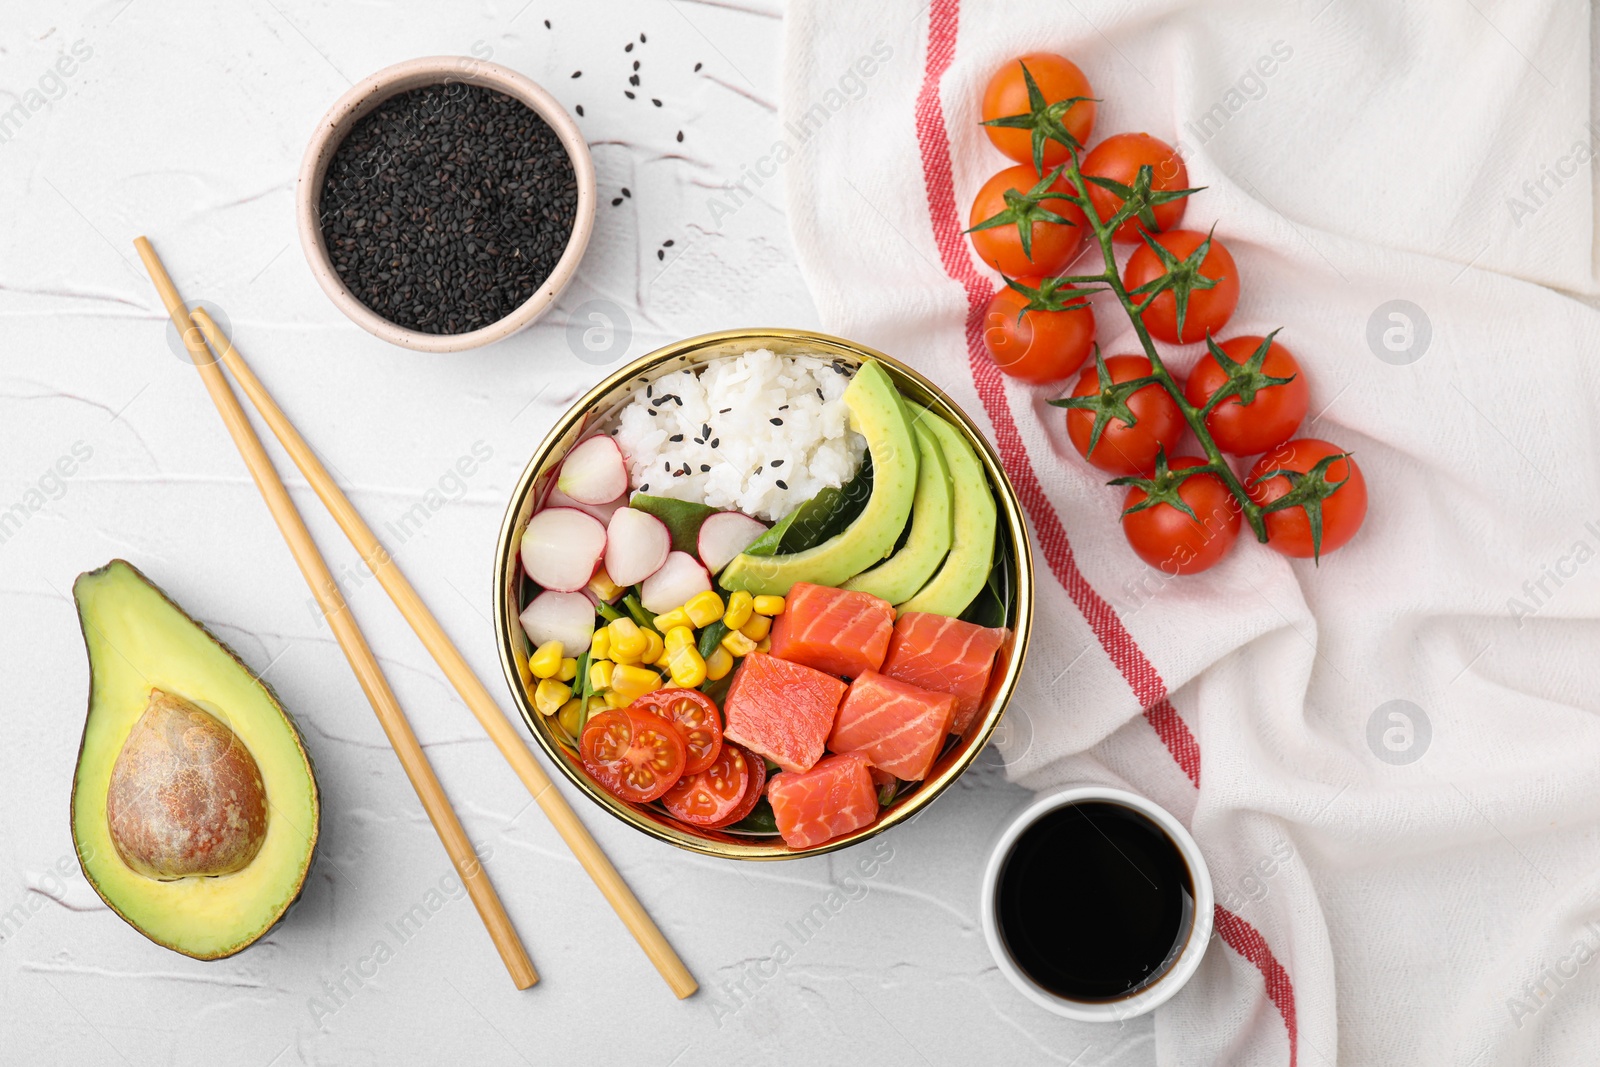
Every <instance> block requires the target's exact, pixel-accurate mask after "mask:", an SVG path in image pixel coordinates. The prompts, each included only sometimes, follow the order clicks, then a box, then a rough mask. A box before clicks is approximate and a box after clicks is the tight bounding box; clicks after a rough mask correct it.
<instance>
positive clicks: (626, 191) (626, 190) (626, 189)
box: [622, 185, 633, 199]
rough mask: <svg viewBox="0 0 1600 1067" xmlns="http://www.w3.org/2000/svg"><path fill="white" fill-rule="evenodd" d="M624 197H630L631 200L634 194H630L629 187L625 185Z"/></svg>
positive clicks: (623, 189) (623, 188)
mask: <svg viewBox="0 0 1600 1067" xmlns="http://www.w3.org/2000/svg"><path fill="white" fill-rule="evenodd" d="M622 195H623V196H626V197H628V198H630V199H631V198H632V197H633V193H631V192H629V191H628V187H627V186H626V185H624V186H623V187H622Z"/></svg>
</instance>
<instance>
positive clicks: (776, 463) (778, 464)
mask: <svg viewBox="0 0 1600 1067" xmlns="http://www.w3.org/2000/svg"><path fill="white" fill-rule="evenodd" d="M772 466H774V467H781V466H783V460H781V459H775V460H773V461H772Z"/></svg>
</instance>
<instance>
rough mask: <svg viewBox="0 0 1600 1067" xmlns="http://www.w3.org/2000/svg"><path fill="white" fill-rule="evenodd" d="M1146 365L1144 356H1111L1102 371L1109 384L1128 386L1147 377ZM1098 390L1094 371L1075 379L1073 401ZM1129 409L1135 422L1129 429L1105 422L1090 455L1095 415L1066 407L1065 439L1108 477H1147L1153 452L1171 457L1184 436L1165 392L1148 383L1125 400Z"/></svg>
mask: <svg viewBox="0 0 1600 1067" xmlns="http://www.w3.org/2000/svg"><path fill="white" fill-rule="evenodd" d="M1150 369H1151V368H1150V361H1149V360H1148V359H1146V358H1144V357H1143V356H1111V357H1110V358H1108V359H1107V360H1106V370H1107V371H1109V372H1110V374H1111V380H1112V382H1113V383H1116V382H1128V381H1132V380H1133V379H1135V378H1142V377H1144V376H1145V375H1147V374H1149V373H1150ZM1099 388H1100V385H1099V376H1098V373H1097V371H1096V369H1095V368H1094V367H1092V366H1090V367H1085V368H1084V369H1083V373H1082V374H1080V375H1078V384H1077V385H1075V386H1074V387H1073V389H1072V395H1073V396H1093V395H1094V394H1095V393H1096V392H1097V391H1098V390H1099ZM1128 410H1129V411H1131V412H1133V416H1134V419H1135V422H1134V424H1133V425H1132V426H1129V425H1128V424H1127V423H1126V422H1124V421H1122V420H1121V419H1119V418H1116V417H1115V416H1113V417H1112V418H1111V420H1110V421H1109V422H1107V423H1106V427H1105V430H1104V431H1103V432H1102V433H1101V434H1100V440H1099V442H1098V443H1097V444H1096V445H1095V448H1094V453H1093V454H1092V455H1091V454H1090V452H1089V438H1090V437H1091V436H1092V435H1093V430H1094V413H1093V412H1089V411H1079V410H1077V409H1072V408H1069V409H1068V410H1067V435H1068V436H1069V437H1071V438H1072V444H1073V446H1074V447H1076V448H1077V450H1078V454H1079V455H1080V456H1083V457H1084V458H1085V459H1087V460H1088V461H1089V462H1090V463H1092V464H1094V465H1095V466H1096V467H1099V468H1100V469H1101V470H1103V471H1110V472H1111V473H1112V474H1148V473H1149V472H1151V471H1153V470H1155V467H1156V452H1157V450H1158V449H1165V450H1166V451H1167V452H1168V453H1169V454H1170V453H1171V452H1172V450H1173V446H1175V445H1176V444H1177V443H1178V439H1179V438H1180V437H1182V436H1183V431H1184V429H1185V427H1186V424H1185V423H1184V421H1183V413H1182V412H1180V411H1179V410H1178V404H1177V402H1176V401H1175V400H1173V399H1172V397H1170V396H1168V395H1167V391H1166V390H1165V389H1163V388H1161V386H1159V385H1157V384H1155V383H1154V382H1152V383H1151V384H1149V385H1147V386H1145V387H1144V388H1143V389H1140V390H1139V391H1138V392H1136V393H1134V394H1133V395H1132V396H1130V397H1129V398H1128Z"/></svg>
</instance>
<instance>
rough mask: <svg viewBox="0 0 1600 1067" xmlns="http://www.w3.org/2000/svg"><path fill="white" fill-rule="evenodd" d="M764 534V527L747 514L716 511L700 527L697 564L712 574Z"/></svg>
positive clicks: (765, 530)
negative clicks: (703, 565) (700, 564)
mask: <svg viewBox="0 0 1600 1067" xmlns="http://www.w3.org/2000/svg"><path fill="white" fill-rule="evenodd" d="M766 532H767V528H766V527H765V526H764V525H762V524H761V523H760V522H759V521H757V520H756V519H752V518H751V517H750V516H748V515H741V514H739V513H738V512H737V511H719V512H717V513H716V514H715V515H711V516H708V517H707V518H706V521H705V522H702V523H701V524H700V562H701V563H704V564H705V565H706V568H707V569H708V570H710V571H711V573H712V574H715V573H717V572H718V571H720V570H721V569H722V568H724V567H726V566H727V565H728V564H729V563H731V562H733V557H734V556H737V555H738V554H739V553H741V552H743V551H744V550H745V549H747V548H749V547H750V542H752V541H754V540H755V539H756V538H758V537H760V536H761V535H762V534H764V533H766Z"/></svg>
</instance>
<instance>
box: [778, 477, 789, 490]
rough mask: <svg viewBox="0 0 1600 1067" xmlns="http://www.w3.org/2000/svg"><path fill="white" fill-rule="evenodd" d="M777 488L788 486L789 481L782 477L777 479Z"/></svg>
mask: <svg viewBox="0 0 1600 1067" xmlns="http://www.w3.org/2000/svg"><path fill="white" fill-rule="evenodd" d="M778 488H779V489H787V488H789V483H788V482H786V481H784V480H783V479H782V478H779V479H778Z"/></svg>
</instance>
